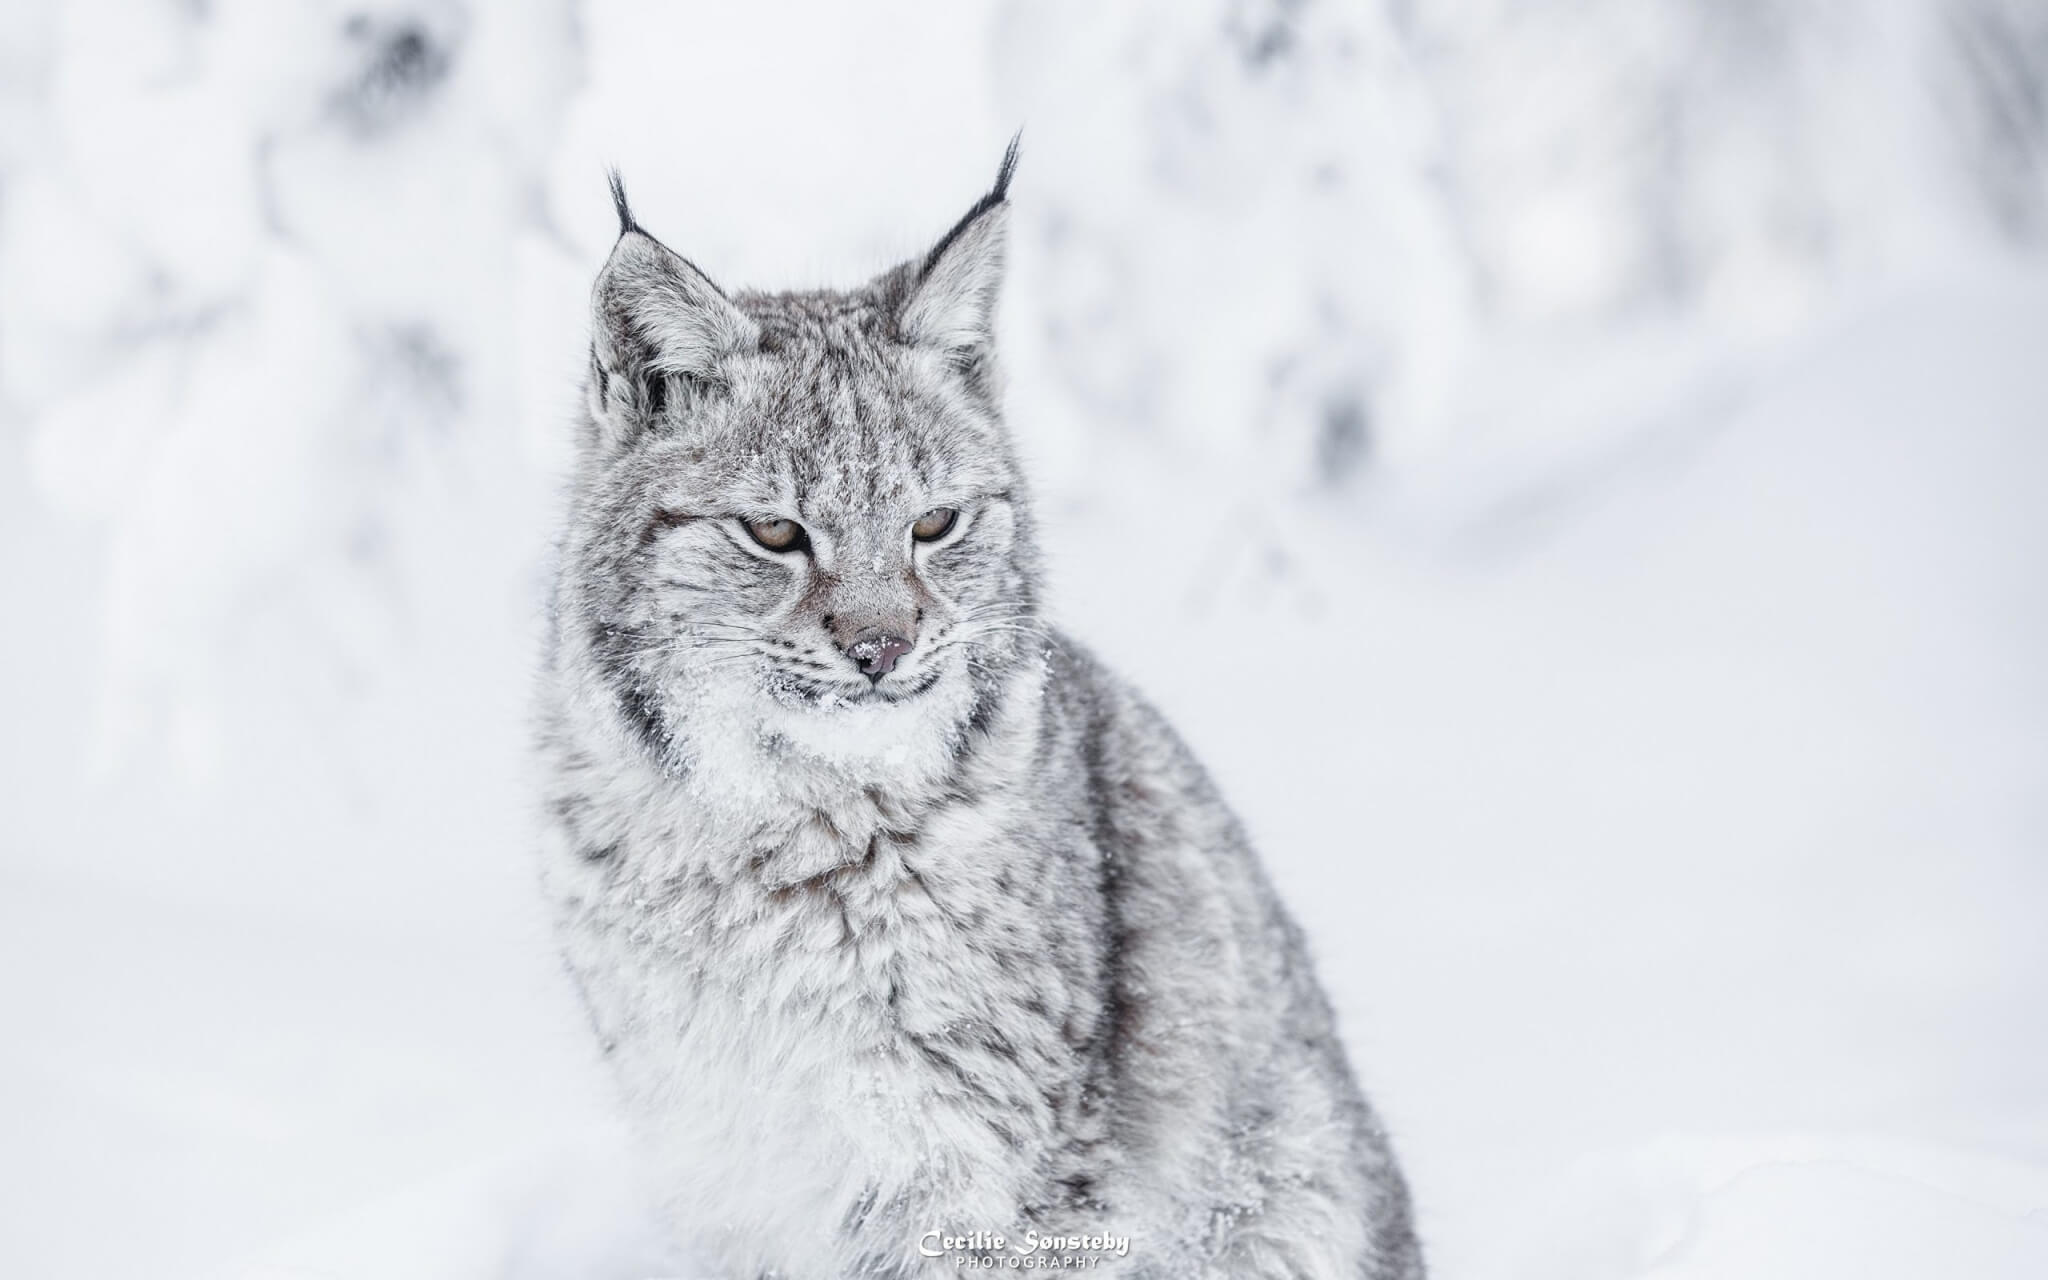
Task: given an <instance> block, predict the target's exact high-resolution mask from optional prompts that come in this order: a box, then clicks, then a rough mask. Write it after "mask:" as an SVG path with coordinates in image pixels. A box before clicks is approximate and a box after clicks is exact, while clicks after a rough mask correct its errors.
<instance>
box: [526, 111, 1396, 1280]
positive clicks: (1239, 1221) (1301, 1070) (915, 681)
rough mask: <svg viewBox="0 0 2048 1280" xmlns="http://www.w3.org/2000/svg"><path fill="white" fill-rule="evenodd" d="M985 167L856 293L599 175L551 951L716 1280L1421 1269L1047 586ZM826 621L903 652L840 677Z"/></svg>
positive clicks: (556, 773)
mask: <svg viewBox="0 0 2048 1280" xmlns="http://www.w3.org/2000/svg"><path fill="white" fill-rule="evenodd" d="M1014 158H1015V157H1014V146H1013V150H1012V154H1011V155H1009V156H1006V157H1005V161H1004V166H1003V170H1002V177H1001V179H1000V180H999V182H998V183H997V186H996V188H995V190H993V191H992V192H991V193H990V194H989V195H988V196H987V197H985V198H984V199H983V200H982V201H981V202H980V203H979V204H977V205H976V206H975V207H974V209H973V210H972V211H971V212H970V213H969V215H968V217H966V218H965V219H963V220H962V221H961V223H960V224H959V225H958V226H956V227H955V228H954V229H953V231H951V232H949V233H948V235H947V236H946V237H945V239H944V240H943V241H941V242H940V244H939V246H938V247H937V248H936V249H935V250H934V251H933V252H932V253H931V254H929V255H927V256H926V258H924V259H923V260H921V261H918V262H914V263H907V264H904V265H903V266H900V267H898V268H896V269H895V270H892V271H890V272H888V273H886V274H884V275H883V276H881V277H880V278H879V279H877V280H875V281H873V282H872V283H870V284H868V285H866V286H865V287H863V288H859V289H855V290H851V291H848V292H813V293H783V294H760V293H737V294H733V295H727V294H725V293H723V292H722V291H720V290H719V289H718V288H717V287H716V286H715V285H713V284H712V282H711V281H710V280H709V279H708V278H707V277H706V276H705V275H704V274H703V273H702V272H700V271H698V270H697V269H696V268H695V267H694V266H692V265H691V264H690V263H688V262H687V261H685V260H684V259H682V258H680V257H678V256H677V255H675V254H674V253H672V252H671V251H669V250H668V249H666V248H665V247H663V246H662V245H661V244H660V243H659V242H657V241H656V240H654V239H653V238H652V237H650V236H648V235H647V234H646V233H645V232H644V231H642V230H641V229H640V228H639V227H638V225H637V224H636V223H635V222H634V220H633V217H632V214H631V213H630V211H629V210H628V209H627V207H626V204H625V198H624V195H623V192H619V193H618V203H619V213H620V221H621V226H622V231H621V235H620V238H619V241H618V244H617V246H616V247H615V248H614V250H613V252H612V255H611V259H610V261H609V262H608V263H607V264H606V266H605V268H604V271H603V273H602V274H601V276H600V277H599V280H598V283H597V286H596V289H595V291H594V295H593V311H594V315H593V342H592V353H591V368H590V375H589V385H588V395H587V405H586V409H585V412H584V414H583V415H582V417H583V420H582V422H581V424H580V430H581V441H580V457H579V462H578V466H577V470H576V473H575V478H574V482H573V492H572V496H571V503H570V513H569V519H568V523H567V527H566V531H565V533H564V535H563V538H562V543H561V550H560V566H559V578H558V581H557V583H556V589H555V604H554V610H553V613H552V618H551V628H550V643H549V647H548V657H547V662H546V666H545V671H544V673H543V678H542V681H541V691H540V700H539V719H540V728H541V732H540V753H541V759H542V762H543V765H544V772H543V776H544V779H545V789H546V802H547V803H546V815H547V820H546V823H545V829H546V840H545V849H544V881H545V884H546V886H547V891H548V894H549V896H550V898H551V899H552V902H553V904H554V907H555V909H556V915H557V921H558V933H559V937H560V941H561V945H562V948H563V952H564V954H565V956H566V958H567V962H568V966H569V969H570V971H571V973H572V974H573V975H574V977H575V978H576V980H577V982H578V984H579V986H580V988H581V991H582V993H583V996H584V998H585V1001H586V1004H587V1006H588V1009H589V1013H590V1017H591V1019H592V1022H593V1023H594V1025H595V1027H596V1029H597V1032H598V1035H599V1036H600V1038H601V1041H602V1043H603V1045H604V1047H605V1050H606V1052H607V1054H608V1056H609V1058H610V1059H611V1062H612V1064H613V1066H614V1067H615V1069H616V1073H617V1076H618V1079H619V1081H620V1083H621V1084H622V1086H623V1091H624V1094H625V1097H626V1100H627V1104H628V1107H629V1110H630V1112H631V1114H632V1116H633V1118H634V1120H635V1122H636V1127H637V1129H638V1131H639V1132H640V1133H641V1134H642V1135H643V1136H644V1137H645V1139H646V1147H647V1150H648V1152H649V1153H650V1155H651V1158H652V1160H653V1162H654V1167H655V1169H656V1171H657V1176H658V1178H659V1180H660V1186H661V1190H662V1192H663V1194H664V1196H665V1197H666V1201H667V1204H666V1208H667V1210H668V1211H669V1213H670V1214H671V1215H672V1217H673V1220H674V1222H675V1224H676V1226H677V1229H678V1230H679V1231H681V1232H683V1233H685V1234H686V1235H688V1236H689V1237H690V1238H692V1239H693V1240H694V1241H695V1243H696V1244H697V1245H698V1246H699V1247H700V1248H701V1249H703V1250H705V1251H707V1252H708V1253H709V1254H710V1255H711V1256H713V1257H715V1258H717V1259H719V1260H720V1262H721V1263H722V1264H723V1265H724V1266H726V1267H727V1268H729V1270H730V1272H731V1274H732V1275H734V1276H736V1277H754V1276H761V1275H773V1276H779V1277H789V1278H790V1280H826V1278H827V1277H844V1276H874V1277H902V1276H912V1275H938V1274H952V1273H954V1272H955V1270H956V1268H955V1264H954V1262H953V1260H952V1258H951V1257H950V1256H948V1257H947V1258H944V1259H937V1260H932V1259H927V1258H925V1257H923V1256H921V1255H920V1254H919V1252H918V1243H919V1239H920V1237H921V1236H923V1234H924V1233H925V1232H926V1231H928V1230H932V1229H938V1230H942V1231H945V1232H948V1233H952V1234H966V1233H969V1232H974V1231H983V1232H991V1233H993V1232H1000V1233H1002V1234H1004V1235H1005V1236H1007V1237H1009V1238H1010V1239H1011V1240H1013V1241H1014V1240H1020V1239H1024V1238H1025V1233H1026V1232H1027V1231H1035V1232H1037V1233H1038V1234H1039V1235H1041V1236H1043V1235H1049V1234H1081V1233H1090V1232H1107V1233H1110V1234H1112V1235H1124V1236H1128V1237H1129V1238H1130V1246H1129V1252H1128V1256H1126V1257H1121V1258H1120V1257H1117V1256H1115V1255H1113V1254H1111V1255H1100V1254H1096V1255H1088V1256H1094V1257H1098V1258H1099V1259H1100V1261H1099V1263H1098V1264H1097V1265H1096V1267H1095V1268H1094V1269H1093V1271H1092V1274H1097V1275H1126V1276H1146V1277H1161V1278H1165V1277H1172V1278H1175V1280H1179V1278H1181V1277H1195V1276H1203V1277H1208V1276H1213V1277H1266V1276H1271V1277H1281V1276H1287V1277H1371V1278H1373V1280H1395V1278H1400V1280H1410V1278H1413V1277H1419V1276H1420V1275H1421V1274H1422V1266H1421V1262H1420V1257H1419V1253H1418V1250H1417V1247H1416V1243H1415V1239H1414V1235H1413V1233H1412V1230H1411V1227H1410V1223H1409V1214H1408V1206H1407V1195H1406V1191H1405V1190H1404V1187H1403V1183H1402V1180H1401V1176H1400V1174H1399V1171H1398V1170H1397V1168H1396V1166H1395V1164H1394V1161H1393V1158H1392V1156H1391V1155H1390V1153H1389V1150H1388V1147H1387V1142H1386V1139H1385V1136H1384V1135H1383V1133H1382V1131H1381V1129H1380V1126H1379V1124H1378V1122H1377V1121H1376V1120H1375V1118H1374V1115H1373V1113H1372V1111H1371V1110H1370V1109H1369V1108H1368V1107H1367V1105H1366V1103H1365V1101H1364V1099H1363V1098H1362V1097H1361V1096H1360V1094H1359V1092H1358V1089H1357V1087H1356V1085H1355V1084H1354V1083H1353V1080H1352V1076H1351V1072H1350V1069H1349V1068H1348V1066H1347V1065H1346V1062H1345V1057H1344V1052H1343V1049H1342V1047H1341V1045H1340V1043H1339V1040H1338V1037H1337V1033H1336V1031H1335V1028H1334V1027H1333V1025H1332V1020H1331V1014H1330V1009H1329V1006H1328V1004H1327V1002H1326V1001H1325V999H1324V997H1323V994H1322V992H1321V990H1320V988H1319V987H1318V985H1317V983H1316V980H1315V978H1314V976H1313V974H1312V973H1311V971H1310V966H1309V962H1308V958H1307V955H1306V953H1305V950H1304V947H1303V944H1302V940H1301V938H1300V935H1299V933H1298V931H1297V930H1296V928H1295V927H1294V925H1293V923H1292V922H1291V921H1290V920H1289V919H1288V917H1287V914H1286V913H1285V911H1284V910H1283V909H1282V907H1281V905H1280V903H1279V901H1278V900H1277V899H1276V897H1275V895H1274V893H1273V890H1272V888H1271V886H1270V885H1269V884H1268V883H1267V881H1266V878H1265V876H1264V874H1263V873H1262V872H1261V870H1260V868H1259V865H1258V862H1257V860H1256V858H1255V857H1254V855H1253V853H1252V851H1251V849H1250V848H1249V847H1248V846H1247V844H1246V841H1245V837H1244V833H1243V832H1242V830H1241V829H1240V828H1239V826H1238V824H1237V822H1236V820H1235V819H1234V818H1233V817H1232V816H1231V813H1230V811H1229V809H1228V808H1226V807H1225V805H1224V804H1223V802H1222V800H1221V799H1220V798H1219V797H1218V796H1217V794H1216V792H1215V790H1214V788H1213V787H1212V786H1211V785H1210V783H1209V780H1208V779H1207V777H1205V776H1204V774H1203V772H1202V769H1201V767H1200V766H1199V765H1198V764H1197V763H1196V762H1195V761H1194V760H1193V759H1192V758H1191V757H1190V755H1189V754H1188V752H1187V749H1186V748H1185V747H1184V746H1183V745H1182V744H1181V742H1180V740H1179V738H1178V737H1176V736H1175V734H1174V732H1173V730H1172V729H1171V728H1170V727H1169V726H1168V725H1167V724H1166V723H1165V722H1164V721H1163V720H1162V719H1161V718H1160V717H1159V715H1158V714H1157V713H1156V712H1154V711H1153V710H1152V709H1151V708H1150V707H1148V706H1147V705H1146V704H1145V703H1144V702H1143V701H1142V700H1141V699H1140V698H1139V697H1137V695H1135V694H1134V693H1132V692H1131V690H1130V689H1129V688H1128V687H1127V686H1126V685H1124V684H1123V683H1122V682H1121V681H1119V680H1118V679H1117V678H1115V677H1114V676H1112V675H1111V674H1109V673H1108V672H1107V671H1105V670H1103V668H1102V667H1101V666H1100V665H1099V664H1098V663H1097V662H1096V661H1095V660H1094V659H1093V658H1091V657H1090V656H1089V655H1088V653H1087V652H1086V651H1085V650H1083V649H1082V648H1080V647H1079V646H1078V645H1076V644H1075V643H1074V642H1073V641H1071V640H1069V639H1067V638H1065V637H1064V636H1062V635H1060V634H1058V633H1057V632H1055V631H1052V630H1051V629H1049V628H1048V627H1047V626H1046V625H1045V624H1044V623H1042V622H1041V621H1040V617H1039V598H1038V594H1039V587H1038V583H1039V578H1040V572H1039V562H1038V552H1037V549H1036V546H1035V544H1034V539H1033V533H1032V515H1031V509H1030V506H1029V504H1028V503H1027V501H1026V498H1025V484H1024V479H1023V477H1022V475H1021V474H1020V473H1019V471H1018V468H1017V464H1016V461H1015V458H1014V457H1013V454H1012V451H1011V448H1010V445H1009V442H1008V439H1007V437H1006V434H1005V430H1004V427H1003V423H1002V419H1001V412H1000V407H999V403H998V394H997V384H996V379H995V369H994V363H993V341H992V330H993V314H994V307H995V299H996V293H997V289H998V286H999V284H1000V280H1001V275H1002V270H1003V250H1004V228H1005V222H1006V218H1007V208H1008V206H1007V199H1006V196H1007V190H1006V188H1007V183H1008V178H1009V173H1010V168H1011V165H1012V163H1013V162H1014ZM940 506H950V507H955V508H958V509H959V510H960V512H961V513H962V514H961V517H960V518H959V520H958V521H957V522H956V525H955V528H954V529H953V531H952V532H950V533H949V534H947V535H946V536H945V537H944V538H943V539H941V540H939V541H937V542H935V543H931V544H920V543H916V542H914V541H913V540H912V538H911V537H910V534H909V527H910V525H911V523H912V522H913V521H915V520H916V519H917V518H918V516H919V515H920V513H922V512H924V511H926V510H928V509H930V508H933V507H940ZM768 518H785V519H794V520H797V521H799V522H800V523H801V524H802V525H803V526H804V527H805V529H806V530H807V531H809V533H810V535H811V538H812V547H811V549H810V551H809V552H807V553H795V554H792V553H782V554H777V553H774V552H769V551H766V550H764V549H763V548H761V547H760V546H758V545H757V544H755V543H754V542H753V541H752V540H751V539H750V538H749V537H748V535H747V534H746V532H745V531H744V527H743V525H742V524H741V521H742V520H744V519H768ZM828 617H834V618H838V619H840V620H842V626H843V620H844V619H846V618H854V619H856V620H862V621H865V620H878V621H881V622H884V623H888V624H889V625H892V626H902V625H908V626H909V627H911V628H912V629H913V630H914V632H915V646H914V648H913V649H912V650H911V652H910V653H909V654H908V655H907V656H906V657H905V658H904V659H903V660H902V662H901V664H900V665H899V666H898V668H897V670H896V671H894V672H892V673H890V674H889V675H887V676H886V677H885V678H884V679H883V680H882V681H881V683H880V684H878V685H875V686H874V687H873V688H870V687H869V682H868V680H867V679H866V678H865V677H863V676H862V675H860V674H859V672H858V671H857V670H856V668H855V665H854V663H853V662H852V660H851V659H849V658H848V657H847V656H846V655H845V654H844V653H842V652H841V651H840V650H839V649H838V648H837V647H836V646H835V644H834V642H833V637H832V634H831V633H830V632H829V630H828V625H827V623H826V621H825V620H826V619H827V618H828ZM906 620H908V621H907V623H906Z"/></svg>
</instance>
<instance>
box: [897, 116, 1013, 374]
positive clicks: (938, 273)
mask: <svg viewBox="0 0 2048 1280" xmlns="http://www.w3.org/2000/svg"><path fill="white" fill-rule="evenodd" d="M1017 142H1018V139H1016V138H1012V139H1010V147H1009V149H1008V150H1007V151H1005V152H1003V164H1002V168H1000V169H998V170H997V171H996V185H995V186H994V187H992V188H990V190H989V193H988V194H987V195H985V196H983V197H982V198H981V199H980V200H978V201H976V202H975V205H974V207H973V208H972V209H969V210H968V211H967V216H966V217H964V218H962V219H960V221H959V222H957V223H955V224H953V229H952V230H951V231H948V232H947V233H946V234H945V235H944V236H941V237H940V238H939V242H938V244H936V245H934V246H933V247H932V251H931V252H930V253H928V254H926V255H925V258H924V261H923V262H922V263H919V264H918V266H917V269H916V272H915V274H914V275H913V276H912V278H911V286H910V292H909V295H908V296H907V297H906V298H905V299H904V302H903V307H902V309H901V310H900V311H899V312H898V313H897V318H896V328H897V331H898V332H899V333H900V334H901V335H902V337H903V340H904V341H905V342H908V343H911V344H912V345H915V346H924V347H931V348H935V349H937V350H940V351H944V352H947V353H948V354H949V355H951V356H952V357H953V358H954V359H955V360H956V361H957V362H958V363H959V364H960V365H961V366H962V367H963V368H967V369H972V368H974V367H975V366H976V365H977V364H979V363H980V361H981V360H982V359H983V358H985V357H987V356H989V355H991V354H992V353H993V350H994V345H995V315H996V299H997V297H998V296H999V295H1000V293H1001V292H1002V285H1003V255H1004V252H1005V248H1006V245H1007V242H1008V231H1009V215H1010V203H1009V195H1010V175H1011V174H1012V173H1014V172H1015V171H1016V168H1017Z"/></svg>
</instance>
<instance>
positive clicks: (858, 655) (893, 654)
mask: <svg viewBox="0 0 2048 1280" xmlns="http://www.w3.org/2000/svg"><path fill="white" fill-rule="evenodd" d="M909 652H910V641H908V640H905V639H904V638H903V637H902V636H892V635H889V634H887V633H886V632H880V631H870V632H867V633H865V634H864V635H862V636H861V638H860V639H858V640H856V641H854V642H853V643H852V644H850V645H847V646H846V656H847V657H849V658H852V659H853V661H854V665H855V666H857V667H859V668H860V673H861V674H862V675H864V676H866V677H867V678H868V681H869V683H871V684H880V683H881V682H882V677H883V676H886V675H888V674H889V673H890V672H891V671H894V670H895V669H896V660H897V659H898V658H901V657H902V656H903V655H904V654H906V653H909Z"/></svg>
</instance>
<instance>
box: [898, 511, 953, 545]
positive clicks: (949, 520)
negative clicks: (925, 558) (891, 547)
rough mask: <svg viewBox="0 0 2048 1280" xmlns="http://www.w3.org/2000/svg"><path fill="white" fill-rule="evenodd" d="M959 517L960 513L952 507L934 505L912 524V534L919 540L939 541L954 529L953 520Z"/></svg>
mask: <svg viewBox="0 0 2048 1280" xmlns="http://www.w3.org/2000/svg"><path fill="white" fill-rule="evenodd" d="M959 518H960V513H959V512H958V511H955V510H953V508H951V507H933V508H932V509H931V510H930V511H927V512H925V513H924V514H923V515H921V516H919V517H918V518H917V523H916V524H913V525H911V526H910V536H911V537H913V538H916V539H917V540H918V541H919V542H937V541H938V540H939V539H940V538H943V537H945V536H946V535H947V534H948V533H949V532H951V531H952V528H953V522H954V521H956V520H958V519H959Z"/></svg>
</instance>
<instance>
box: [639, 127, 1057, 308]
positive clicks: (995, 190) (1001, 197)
mask: <svg viewBox="0 0 2048 1280" xmlns="http://www.w3.org/2000/svg"><path fill="white" fill-rule="evenodd" d="M1023 141H1024V131H1023V130H1022V129H1019V130H1017V132H1015V133H1013V134H1011V135H1010V145H1009V146H1008V147H1007V148H1005V149H1004V151H1003V163H1002V167H1001V168H999V169H997V170H996V185H995V186H993V187H990V188H989V192H988V194H987V195H985V196H983V197H982V198H981V199H979V200H977V201H975V202H974V207H973V208H972V209H969V210H968V211H967V216H966V217H964V218H962V219H960V221H958V222H956V223H954V224H953V229H952V230H951V231H948V232H947V233H946V234H945V235H943V236H940V237H939V242H938V243H937V244H935V245H933V246H932V251H931V252H930V253H928V254H926V255H925V256H924V263H923V265H922V266H920V267H919V268H918V269H917V275H918V278H919V279H920V280H921V279H923V278H924V277H926V276H929V275H930V274H931V273H932V268H933V267H935V266H937V265H938V263H939V259H940V258H943V257H944V256H946V250H947V249H950V248H951V247H952V246H953V242H954V241H955V240H958V239H959V238H960V233H961V232H963V231H965V230H967V228H969V227H971V226H973V225H974V220H975V219H976V218H979V217H980V216H981V215H982V214H984V213H987V212H988V211H989V210H990V209H993V208H995V207H996V206H997V205H999V204H1001V203H1003V202H1004V201H1005V200H1008V199H1009V198H1010V175H1011V174H1013V173H1015V172H1017V145H1018V144H1019V143H1021V142H1023ZM614 176H616V175H614Z"/></svg>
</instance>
